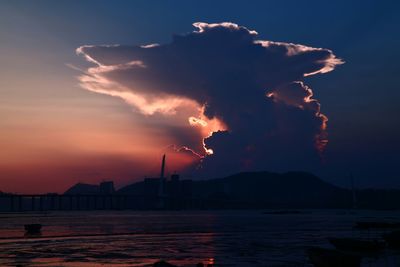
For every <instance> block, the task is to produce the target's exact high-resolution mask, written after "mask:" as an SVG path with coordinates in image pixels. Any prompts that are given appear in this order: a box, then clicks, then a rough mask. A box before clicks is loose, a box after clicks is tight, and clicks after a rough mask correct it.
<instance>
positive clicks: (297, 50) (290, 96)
mask: <svg viewBox="0 0 400 267" xmlns="http://www.w3.org/2000/svg"><path fill="white" fill-rule="evenodd" d="M193 25H194V26H195V27H196V30H195V31H193V32H191V33H188V34H184V35H176V36H174V37H173V40H172V42H171V43H169V44H162V45H159V44H151V45H137V46H122V45H101V46H93V45H85V46H82V47H79V48H78V49H77V52H78V53H79V54H82V55H84V56H85V58H86V59H87V60H88V61H90V62H92V63H94V64H95V66H94V67H92V68H89V69H88V70H87V71H86V72H85V73H84V74H82V75H81V76H80V77H79V80H80V83H81V85H82V86H83V87H84V88H86V89H88V90H91V91H95V92H98V93H103V94H108V95H111V96H116V97H120V98H122V99H124V100H125V101H126V102H127V103H129V104H131V105H132V106H133V107H134V108H135V109H136V110H137V111H138V112H140V113H142V114H143V116H148V117H149V119H151V117H153V116H160V114H162V116H164V117H165V118H166V120H170V119H171V118H173V120H175V121H181V122H182V124H185V125H187V127H195V129H197V134H194V135H193V136H195V138H186V139H187V140H192V141H190V142H187V143H182V142H181V143H179V145H184V146H186V147H188V148H190V149H193V150H194V151H196V153H197V154H200V155H204V157H203V159H202V163H201V166H202V168H201V170H202V171H204V172H205V173H207V174H213V175H217V174H223V173H228V172H235V171H240V170H250V169H251V170H257V169H271V170H279V169H294V168H296V169H300V168H302V166H304V165H307V164H308V165H310V164H311V165H312V164H315V163H316V162H317V161H318V153H319V152H321V151H322V150H323V148H324V146H325V145H326V143H327V135H326V132H325V131H326V123H327V118H326V116H324V115H323V114H322V113H321V111H320V104H319V102H318V101H317V100H315V99H313V92H312V90H311V88H309V87H307V86H306V85H305V83H304V79H305V77H307V76H310V75H317V74H320V73H326V72H329V71H332V70H333V69H334V68H335V67H336V66H337V65H338V64H341V63H342V61H341V60H340V59H338V58H337V57H336V56H335V55H334V54H333V53H332V51H330V50H328V49H322V48H313V47H308V46H303V45H298V44H292V43H282V42H271V41H266V40H258V39H257V35H258V34H257V32H255V31H251V30H248V29H247V28H245V27H241V26H238V25H236V24H233V23H219V24H207V23H194V24H193ZM184 129H185V128H182V131H184ZM176 134H177V139H178V140H179V135H182V134H181V133H176ZM203 144H204V146H203Z"/></svg>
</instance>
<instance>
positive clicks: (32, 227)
mask: <svg viewBox="0 0 400 267" xmlns="http://www.w3.org/2000/svg"><path fill="white" fill-rule="evenodd" d="M24 227H25V232H26V233H27V234H39V233H40V231H41V230H42V225H41V224H39V223H33V224H25V225H24Z"/></svg>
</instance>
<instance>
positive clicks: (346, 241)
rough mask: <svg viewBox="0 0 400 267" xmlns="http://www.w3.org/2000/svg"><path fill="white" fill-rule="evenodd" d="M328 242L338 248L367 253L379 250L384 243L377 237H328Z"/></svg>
mask: <svg viewBox="0 0 400 267" xmlns="http://www.w3.org/2000/svg"><path fill="white" fill-rule="evenodd" d="M329 242H330V243H331V244H332V245H334V246H335V248H337V249H338V250H344V251H352V252H368V253H373V252H379V251H380V250H382V249H383V248H384V245H385V244H384V243H383V242H380V241H379V240H377V239H371V240H366V239H356V238H330V239H329Z"/></svg>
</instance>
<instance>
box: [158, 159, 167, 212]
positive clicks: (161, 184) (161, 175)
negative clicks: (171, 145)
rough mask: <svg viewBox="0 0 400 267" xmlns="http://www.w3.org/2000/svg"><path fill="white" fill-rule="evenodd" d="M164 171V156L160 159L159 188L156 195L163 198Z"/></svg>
mask: <svg viewBox="0 0 400 267" xmlns="http://www.w3.org/2000/svg"><path fill="white" fill-rule="evenodd" d="M164 170H165V154H164V155H163V157H162V162H161V174H160V186H159V187H158V195H159V196H160V197H162V196H164V184H165V178H164ZM161 201H162V200H161ZM161 205H162V204H161Z"/></svg>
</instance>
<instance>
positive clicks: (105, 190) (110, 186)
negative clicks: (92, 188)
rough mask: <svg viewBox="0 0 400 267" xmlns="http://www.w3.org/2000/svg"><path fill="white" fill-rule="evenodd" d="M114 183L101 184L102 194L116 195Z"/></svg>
mask: <svg viewBox="0 0 400 267" xmlns="http://www.w3.org/2000/svg"><path fill="white" fill-rule="evenodd" d="M114 193H115V189H114V182H113V181H106V182H101V183H100V194H114Z"/></svg>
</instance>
